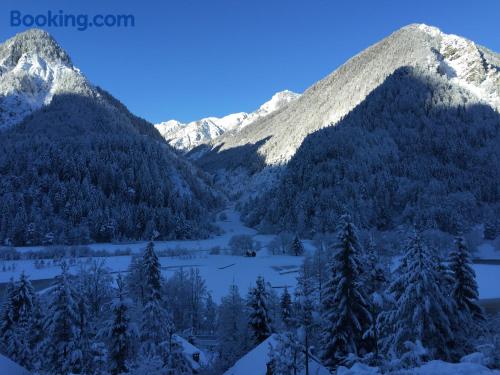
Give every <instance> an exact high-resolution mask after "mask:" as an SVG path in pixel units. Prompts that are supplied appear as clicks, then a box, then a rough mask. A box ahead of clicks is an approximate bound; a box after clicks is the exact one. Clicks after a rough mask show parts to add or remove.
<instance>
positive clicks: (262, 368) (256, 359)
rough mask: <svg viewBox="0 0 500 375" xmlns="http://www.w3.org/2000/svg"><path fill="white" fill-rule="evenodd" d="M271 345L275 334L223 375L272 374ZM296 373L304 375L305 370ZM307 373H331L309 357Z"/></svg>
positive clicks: (319, 374)
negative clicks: (270, 364)
mask: <svg viewBox="0 0 500 375" xmlns="http://www.w3.org/2000/svg"><path fill="white" fill-rule="evenodd" d="M271 345H272V346H276V345H277V341H276V334H274V335H272V336H270V337H269V338H268V339H267V340H265V341H263V342H262V343H260V344H259V345H257V346H256V347H255V348H253V349H252V350H250V351H249V352H248V353H247V354H245V355H244V356H243V357H241V358H240V359H239V360H238V361H237V362H236V363H235V364H234V366H233V367H231V368H230V369H229V370H227V371H226V372H225V373H224V375H272V372H271V369H270V366H269V363H270V358H269V348H270V346H271ZM297 375H305V371H302V372H301V373H300V374H297ZM309 375H331V373H330V371H329V370H328V369H327V368H326V367H324V366H323V365H322V364H321V363H320V362H319V361H318V359H316V358H314V357H311V358H310V362H309Z"/></svg>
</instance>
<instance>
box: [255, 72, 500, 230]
mask: <svg viewBox="0 0 500 375" xmlns="http://www.w3.org/2000/svg"><path fill="white" fill-rule="evenodd" d="M499 144H500V115H499V113H498V112H497V111H495V110H494V109H492V108H491V107H490V106H488V105H483V104H480V103H478V101H477V100H475V99H474V98H473V97H472V95H471V94H470V93H469V92H468V91H466V90H463V89H460V88H459V87H457V86H453V85H451V84H450V83H449V82H447V81H446V79H445V78H444V77H440V76H437V75H431V74H429V72H428V71H424V70H420V69H418V68H411V67H403V68H400V69H398V70H397V71H395V72H394V73H393V74H392V75H391V76H389V77H388V78H387V79H386V80H385V81H384V83H383V84H381V85H380V86H379V87H377V88H376V89H375V90H373V91H372V92H371V93H370V94H369V95H368V96H367V97H366V99H365V100H364V101H363V102H362V103H361V104H359V105H358V106H357V107H355V108H354V109H353V110H352V111H351V112H350V113H349V114H348V115H346V116H345V117H344V118H343V119H342V120H341V121H339V122H338V123H337V124H336V125H332V126H329V127H326V128H323V129H321V130H319V131H317V132H315V133H312V134H310V135H309V136H308V137H307V138H306V139H305V140H304V141H303V143H302V145H301V146H300V148H299V149H298V151H297V153H296V154H295V155H294V157H293V158H292V159H291V161H290V162H289V164H288V165H287V167H286V170H285V172H284V174H283V176H282V178H281V181H280V182H279V184H278V185H277V186H276V187H275V188H273V189H272V190H271V191H269V192H268V193H267V194H265V195H264V196H263V197H260V198H257V199H256V200H253V201H251V202H250V203H249V204H248V205H247V207H246V208H245V215H246V217H245V219H246V221H247V223H249V224H250V225H254V226H255V225H260V226H261V228H266V229H269V228H272V229H273V230H283V229H287V230H296V231H298V232H301V233H308V234H311V233H313V232H318V231H319V232H329V231H332V230H333V229H334V228H335V225H336V222H337V219H338V217H339V215H341V214H342V213H344V212H346V211H348V212H350V213H351V215H352V216H353V218H354V219H355V220H356V222H357V223H358V225H360V226H361V227H364V228H378V229H381V230H386V229H392V228H395V227H397V226H399V225H402V224H403V225H404V224H416V225H417V226H419V227H422V228H438V229H440V230H443V231H446V232H449V233H459V232H461V231H463V230H466V229H468V228H469V227H470V226H472V225H474V224H477V223H483V222H487V221H492V220H493V221H494V218H495V217H499V216H500V215H499V214H500V184H499V181H500V147H499V146H498V145H499Z"/></svg>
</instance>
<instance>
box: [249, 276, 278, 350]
mask: <svg viewBox="0 0 500 375" xmlns="http://www.w3.org/2000/svg"><path fill="white" fill-rule="evenodd" d="M268 299H269V292H268V290H267V286H266V283H265V281H264V278H263V277H262V276H259V277H257V281H256V285H255V287H253V288H251V289H250V291H249V293H248V298H247V304H248V308H249V317H248V318H249V321H248V323H249V327H250V331H251V333H252V336H253V338H254V341H255V344H260V343H261V342H262V341H264V340H265V339H267V338H268V337H269V336H271V334H272V333H273V329H272V327H271V318H270V314H269V309H268Z"/></svg>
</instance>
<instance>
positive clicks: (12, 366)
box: [0, 354, 30, 375]
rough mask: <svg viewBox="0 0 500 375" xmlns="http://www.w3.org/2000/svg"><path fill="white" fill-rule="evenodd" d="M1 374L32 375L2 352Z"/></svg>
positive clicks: (0, 361)
mask: <svg viewBox="0 0 500 375" xmlns="http://www.w3.org/2000/svg"><path fill="white" fill-rule="evenodd" d="M0 374H8V375H30V372H29V371H28V370H26V369H25V368H23V367H21V366H20V365H18V364H17V363H15V362H13V361H11V360H10V359H9V358H7V357H5V356H3V355H1V354H0Z"/></svg>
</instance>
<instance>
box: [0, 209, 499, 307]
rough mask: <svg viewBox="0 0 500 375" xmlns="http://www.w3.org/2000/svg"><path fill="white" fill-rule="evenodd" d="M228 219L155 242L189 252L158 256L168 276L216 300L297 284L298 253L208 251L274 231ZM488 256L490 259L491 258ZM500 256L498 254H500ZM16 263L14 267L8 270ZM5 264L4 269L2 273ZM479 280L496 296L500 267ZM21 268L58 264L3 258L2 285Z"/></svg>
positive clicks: (45, 274) (486, 250)
mask: <svg viewBox="0 0 500 375" xmlns="http://www.w3.org/2000/svg"><path fill="white" fill-rule="evenodd" d="M225 212H226V215H227V220H225V221H219V222H218V223H217V224H218V225H219V226H220V227H221V228H222V229H223V230H224V234H222V235H219V236H215V237H213V238H210V239H206V240H196V241H158V242H156V243H155V245H156V249H157V250H165V249H174V250H175V249H185V250H188V251H187V253H188V254H189V255H188V256H183V257H162V258H160V261H161V264H162V267H163V273H164V275H165V276H170V275H171V274H172V273H173V272H174V271H175V270H176V269H179V268H181V267H184V268H186V269H188V268H191V267H198V268H199V269H200V272H201V274H202V276H203V277H204V279H205V280H206V283H207V287H208V289H209V290H210V291H211V292H212V293H213V296H214V298H216V299H219V298H221V297H222V296H224V295H225V294H226V293H227V291H228V287H229V285H230V284H231V283H232V282H233V281H234V283H236V285H238V287H239V288H240V292H241V293H242V294H245V293H246V292H247V290H248V287H249V286H250V285H252V284H253V283H254V282H255V279H256V278H257V276H259V275H261V276H263V277H264V278H265V279H266V280H267V281H269V282H270V283H271V285H272V286H273V287H275V288H280V287H283V286H285V285H287V286H289V287H291V289H293V286H294V285H295V282H296V277H297V271H298V267H299V266H300V264H301V263H302V257H294V256H272V255H268V253H267V250H266V249H265V248H263V249H262V250H261V251H259V252H258V253H257V257H255V258H247V257H242V256H231V255H210V254H209V250H210V249H211V248H214V247H216V246H219V247H220V248H222V249H224V248H227V247H228V242H229V240H230V239H231V237H232V236H233V235H236V234H248V235H251V236H253V237H254V239H255V240H257V241H259V242H260V243H261V244H262V246H263V247H265V246H266V245H267V244H268V243H269V242H270V241H271V240H272V239H273V237H274V236H273V235H258V234H257V232H256V231H255V230H254V229H252V228H248V227H246V226H245V225H243V223H242V222H241V220H240V217H239V213H238V212H237V211H235V210H233V209H228V210H226V211H225ZM304 245H305V247H306V249H309V250H311V249H312V244H311V242H310V241H304ZM145 246H146V242H134V243H127V244H93V245H90V247H91V248H92V249H94V250H102V249H106V250H108V251H110V252H113V251H115V250H125V249H127V248H129V249H131V250H132V252H139V251H141V250H142V249H144V247H145ZM37 249H40V248H36V247H31V248H28V247H25V248H18V251H26V250H37ZM479 251H480V254H481V255H482V256H485V257H488V256H492V255H495V254H496V253H497V251H496V250H494V249H493V248H492V246H491V245H482V246H481V247H480V248H479ZM130 259H131V257H130V256H113V257H107V258H105V261H106V265H107V266H108V267H109V268H110V269H111V270H112V271H113V272H121V271H126V269H127V267H128V265H129V263H130ZM490 259H491V258H490ZM499 259H500V257H499ZM87 261H88V259H87V258H79V259H78V262H83V263H85V262H87ZM13 264H15V269H10V270H9V268H10V267H11V266H12V265H13ZM3 266H5V267H6V268H7V270H5V271H2V269H3ZM78 267H79V265H78V264H77V265H73V266H72V270H73V271H74V272H76V271H77V270H78ZM474 270H475V271H476V276H477V282H478V284H479V295H480V298H481V299H493V298H500V265H490V264H475V265H474ZM21 271H25V272H26V273H27V274H28V275H29V276H30V278H31V279H32V280H44V279H51V278H53V277H54V276H56V275H58V274H59V273H60V268H59V266H57V265H50V266H46V267H44V268H40V269H36V268H35V267H34V261H32V260H19V261H6V262H3V264H2V263H0V283H2V282H7V281H9V279H10V278H11V277H14V278H17V277H18V276H19V274H20V272H21Z"/></svg>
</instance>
